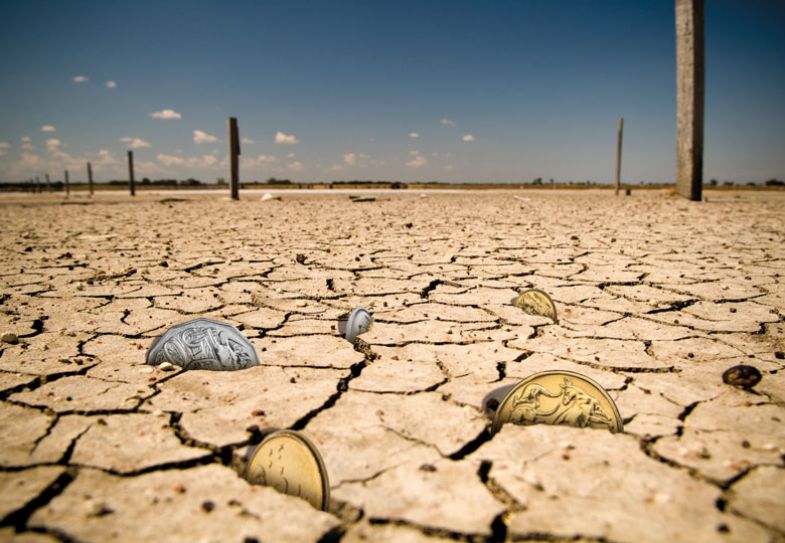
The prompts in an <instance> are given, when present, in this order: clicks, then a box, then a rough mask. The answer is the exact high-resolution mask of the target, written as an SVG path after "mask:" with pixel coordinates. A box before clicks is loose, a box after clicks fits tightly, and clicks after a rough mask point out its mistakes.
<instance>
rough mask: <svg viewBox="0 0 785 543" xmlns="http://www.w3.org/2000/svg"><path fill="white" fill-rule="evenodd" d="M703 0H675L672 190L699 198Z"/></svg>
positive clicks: (701, 156)
mask: <svg viewBox="0 0 785 543" xmlns="http://www.w3.org/2000/svg"><path fill="white" fill-rule="evenodd" d="M704 74H705V69H704V39H703V0H676V190H677V191H678V192H679V194H681V195H682V196H684V197H685V198H689V199H690V200H693V201H700V199H701V192H702V189H703V95H704V89H705V84H704Z"/></svg>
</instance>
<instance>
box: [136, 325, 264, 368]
mask: <svg viewBox="0 0 785 543" xmlns="http://www.w3.org/2000/svg"><path fill="white" fill-rule="evenodd" d="M145 361H146V362H147V364H150V365H153V366H157V365H159V364H161V363H163V362H171V363H172V364H177V365H178V366H180V367H182V368H183V369H186V370H217V371H221V370H241V369H245V368H250V367H251V366H258V365H259V356H258V355H257V354H256V349H254V346H253V345H252V344H251V343H250V342H249V341H248V340H247V339H246V338H245V336H243V334H242V333H241V332H240V331H239V330H238V329H237V328H235V327H234V326H232V325H231V324H228V323H225V322H219V321H214V320H212V319H205V318H203V317H200V318H198V319H193V320H190V321H188V322H184V323H182V324H178V325H175V326H172V327H171V328H170V329H169V330H167V331H166V332H164V334H163V335H162V336H160V337H159V338H158V339H156V340H155V341H154V342H153V344H152V345H151V346H150V349H149V350H148V351H147V357H146V360H145Z"/></svg>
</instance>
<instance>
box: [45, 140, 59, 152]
mask: <svg viewBox="0 0 785 543" xmlns="http://www.w3.org/2000/svg"><path fill="white" fill-rule="evenodd" d="M62 144H63V142H62V141H60V140H59V139H57V138H51V139H48V140H46V148H47V149H49V151H50V152H52V153H54V152H56V151H58V150H59V149H60V146H61V145H62Z"/></svg>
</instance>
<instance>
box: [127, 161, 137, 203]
mask: <svg viewBox="0 0 785 543" xmlns="http://www.w3.org/2000/svg"><path fill="white" fill-rule="evenodd" d="M128 187H129V188H130V190H131V196H136V182H135V181H134V152H133V151H128Z"/></svg>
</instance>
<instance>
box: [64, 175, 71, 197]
mask: <svg viewBox="0 0 785 543" xmlns="http://www.w3.org/2000/svg"><path fill="white" fill-rule="evenodd" d="M70 195H71V180H70V179H69V178H68V170H66V171H65V197H66V198H68V197H69V196H70Z"/></svg>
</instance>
